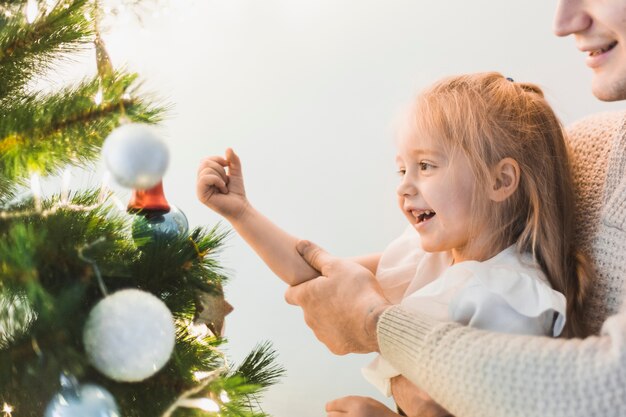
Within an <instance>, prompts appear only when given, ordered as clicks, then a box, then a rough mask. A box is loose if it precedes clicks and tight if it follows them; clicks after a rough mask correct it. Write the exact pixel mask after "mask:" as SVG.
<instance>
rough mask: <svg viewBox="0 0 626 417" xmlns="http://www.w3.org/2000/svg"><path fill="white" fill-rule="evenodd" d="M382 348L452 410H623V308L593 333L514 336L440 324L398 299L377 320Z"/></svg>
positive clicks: (499, 414) (510, 414) (502, 414)
mask: <svg viewBox="0 0 626 417" xmlns="http://www.w3.org/2000/svg"><path fill="white" fill-rule="evenodd" d="M378 341H379V345H380V351H381V353H382V355H383V357H385V358H386V359H387V360H388V361H389V362H390V363H391V364H392V365H393V366H394V367H396V369H398V370H399V371H400V372H401V373H402V374H403V375H404V376H406V377H407V378H409V379H410V380H411V381H413V382H414V383H415V384H417V385H418V386H420V387H421V388H423V389H425V390H426V391H427V392H428V393H429V394H430V395H431V396H432V397H433V399H434V400H435V401H437V402H438V403H439V404H440V405H442V406H443V407H445V408H446V409H447V410H448V411H450V412H451V413H453V414H454V415H455V416H457V417H474V416H481V417H514V416H515V417H518V416H519V417H522V416H523V417H533V416H541V417H552V416H560V417H565V416H567V417H578V416H580V417H583V416H584V417H594V416H597V417H600V416H602V417H618V416H624V415H626V346H625V342H626V314H619V315H616V316H614V317H612V318H610V319H609V320H607V322H606V323H605V325H604V327H603V330H602V333H601V335H600V336H598V337H589V338H587V339H584V340H581V339H569V340H565V339H552V338H548V337H536V336H512V335H507V334H501V333H492V332H486V331H482V330H477V329H473V328H469V327H464V326H460V325H458V324H454V323H440V322H436V321H434V320H432V319H430V318H429V317H428V316H425V315H418V314H415V313H409V312H408V311H406V310H404V309H403V308H402V307H401V306H394V307H391V308H389V309H388V310H387V311H385V312H384V313H383V314H382V316H381V318H380V320H379V322H378Z"/></svg>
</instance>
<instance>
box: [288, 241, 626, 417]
mask: <svg viewBox="0 0 626 417" xmlns="http://www.w3.org/2000/svg"><path fill="white" fill-rule="evenodd" d="M298 251H299V252H300V253H301V254H302V255H303V257H304V258H305V259H306V260H307V261H308V262H309V263H310V264H311V266H312V267H314V268H315V269H318V270H321V272H322V274H323V275H325V276H324V277H320V278H317V279H314V280H312V281H309V282H306V283H304V284H302V285H299V286H297V287H292V288H290V289H288V290H287V293H286V295H285V297H286V299H287V301H288V302H290V303H291V304H296V305H299V306H301V307H302V309H303V311H304V315H305V319H307V324H308V325H309V326H310V327H311V328H312V330H313V331H314V332H315V334H316V336H317V337H318V338H319V339H320V340H321V341H322V342H323V343H325V344H326V345H327V346H328V348H329V349H330V350H331V351H333V352H335V353H338V354H346V353H350V352H354V353H366V352H372V351H378V350H379V351H380V352H381V354H382V355H383V357H384V358H385V359H387V360H388V361H389V362H390V363H391V364H392V365H393V366H394V367H395V368H396V369H398V371H400V372H401V373H402V374H403V375H404V376H406V377H407V378H408V379H409V380H411V381H412V382H413V383H415V384H416V385H417V386H418V387H420V388H422V389H424V390H425V391H426V392H428V394H429V395H431V396H432V398H433V399H434V400H435V401H437V403H439V404H440V405H441V406H443V407H445V408H446V409H447V410H448V411H450V412H451V413H452V414H453V415H455V416H457V417H475V416H481V417H518V416H519V417H522V416H523V417H557V416H558V417H579V416H580V417H583V416H584V417H590V416H603V417H622V416H625V415H626V314H624V313H621V314H619V315H617V316H614V317H612V318H610V319H609V320H607V322H606V323H605V325H604V327H603V331H602V334H601V336H599V337H589V338H587V339H584V340H581V339H569V340H565V339H552V338H548V337H539V336H519V335H509V334H503V333H493V332H487V331H483V330H477V329H474V328H470V327H464V326H461V325H459V324H455V323H441V322H438V321H435V320H433V319H431V318H430V317H428V316H426V315H421V314H415V313H411V312H408V311H406V310H405V309H403V308H402V307H400V306H393V307H392V306H390V305H389V303H388V302H387V301H386V300H385V299H384V297H382V295H381V293H380V290H379V288H378V287H377V283H376V280H375V279H374V278H373V276H372V274H371V273H370V272H369V271H367V270H366V269H364V268H361V267H359V266H357V265H355V264H350V263H349V262H347V261H342V260H340V259H337V258H333V257H332V256H330V255H328V254H326V253H325V252H324V251H323V250H321V249H320V248H318V247H317V246H315V245H313V244H311V243H307V242H300V243H298ZM348 294H349V296H350V302H346V301H345V300H346V299H345V297H347V296H348ZM338 297H344V298H338Z"/></svg>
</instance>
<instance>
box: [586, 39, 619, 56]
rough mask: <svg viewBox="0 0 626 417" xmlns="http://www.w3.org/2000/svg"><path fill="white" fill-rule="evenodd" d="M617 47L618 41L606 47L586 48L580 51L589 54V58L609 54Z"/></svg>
mask: <svg viewBox="0 0 626 417" xmlns="http://www.w3.org/2000/svg"><path fill="white" fill-rule="evenodd" d="M615 46H617V41H613V42H611V43H609V44H606V45H598V46H585V47H581V48H580V50H581V51H583V52H587V54H588V56H589V57H594V56H598V55H602V54H604V53H606V52H609V51H610V50H611V49H613V48H615Z"/></svg>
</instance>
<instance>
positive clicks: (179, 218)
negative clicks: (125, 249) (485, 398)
mask: <svg viewBox="0 0 626 417" xmlns="http://www.w3.org/2000/svg"><path fill="white" fill-rule="evenodd" d="M127 211H128V212H129V213H135V214H136V215H137V216H136V218H135V220H134V221H133V229H132V230H133V239H135V241H136V242H139V240H145V239H146V238H149V241H148V242H155V241H169V240H172V239H176V238H178V237H180V236H184V235H186V234H187V232H188V231H189V222H188V221H187V216H185V214H184V213H183V212H182V211H180V210H179V209H178V208H177V207H174V206H170V205H169V203H168V202H167V199H166V198H165V193H164V192H163V182H159V183H158V184H157V185H156V186H154V187H152V188H150V189H149V190H133V195H132V196H131V198H130V201H129V203H128V209H127ZM144 243H146V242H144Z"/></svg>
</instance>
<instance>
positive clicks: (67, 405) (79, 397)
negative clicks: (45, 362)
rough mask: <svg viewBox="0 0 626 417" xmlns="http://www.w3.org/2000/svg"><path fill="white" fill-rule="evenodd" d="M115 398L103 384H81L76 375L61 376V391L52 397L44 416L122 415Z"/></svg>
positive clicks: (100, 416)
mask: <svg viewBox="0 0 626 417" xmlns="http://www.w3.org/2000/svg"><path fill="white" fill-rule="evenodd" d="M120 415H121V414H120V412H119V411H118V408H117V404H115V399H114V398H113V396H112V395H111V393H109V391H107V390H105V389H104V388H102V387H101V386H98V385H94V384H84V385H80V384H78V382H77V381H76V379H75V378H74V377H71V376H65V375H64V376H62V377H61V392H59V393H57V394H55V395H54V397H52V400H51V401H50V402H49V403H48V407H47V408H46V412H45V414H44V417H120Z"/></svg>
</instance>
